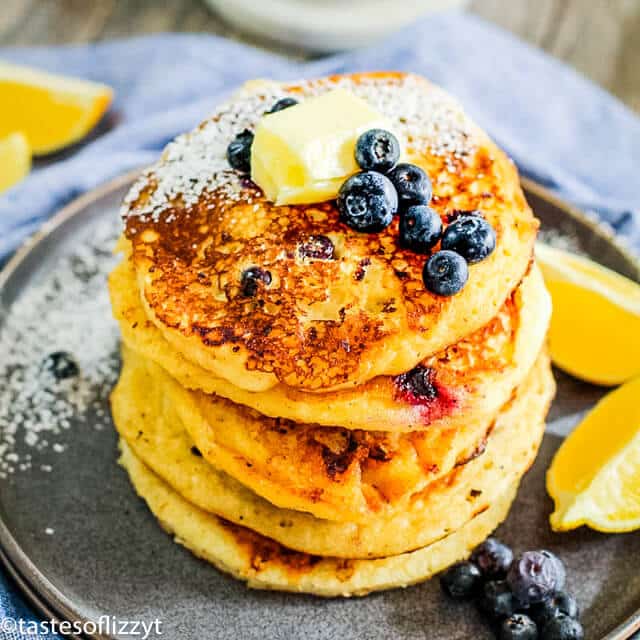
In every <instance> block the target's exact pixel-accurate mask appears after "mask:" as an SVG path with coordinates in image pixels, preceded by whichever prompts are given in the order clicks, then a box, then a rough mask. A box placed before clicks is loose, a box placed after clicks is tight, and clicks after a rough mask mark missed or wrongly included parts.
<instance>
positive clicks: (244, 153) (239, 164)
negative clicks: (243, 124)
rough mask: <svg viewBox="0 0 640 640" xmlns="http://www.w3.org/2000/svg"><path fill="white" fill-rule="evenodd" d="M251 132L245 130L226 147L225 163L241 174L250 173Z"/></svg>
mask: <svg viewBox="0 0 640 640" xmlns="http://www.w3.org/2000/svg"><path fill="white" fill-rule="evenodd" d="M252 144H253V132H251V131H249V129H245V130H244V131H242V132H241V133H239V134H238V135H237V136H236V137H235V138H234V139H233V140H232V141H231V142H230V143H229V146H228V147H227V161H228V162H229V164H230V165H231V166H232V167H233V168H234V169H235V170H236V171H240V172H242V173H251V145H252Z"/></svg>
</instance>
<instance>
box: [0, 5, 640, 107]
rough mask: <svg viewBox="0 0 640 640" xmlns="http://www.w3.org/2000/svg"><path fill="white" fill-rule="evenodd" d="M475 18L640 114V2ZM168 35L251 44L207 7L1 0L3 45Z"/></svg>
mask: <svg viewBox="0 0 640 640" xmlns="http://www.w3.org/2000/svg"><path fill="white" fill-rule="evenodd" d="M230 1H232V0H230ZM260 1H261V0H256V2H260ZM471 11H473V12H475V13H477V14H479V15H481V16H483V17H484V18H486V19H488V20H491V21H493V22H496V23H497V24H499V25H500V26H502V27H504V28H505V29H508V30H509V31H512V32H514V33H515V34H517V35H518V36H520V37H521V38H523V39H525V40H528V41H529V42H531V43H533V44H535V45H537V46H538V47H541V48H542V49H544V50H546V51H548V52H549V53H551V54H552V55H554V56H556V57H558V58H561V59H562V60H565V61H566V62H567V63H569V64H570V65H573V66H574V67H575V68H577V69H578V70H579V71H581V72H582V73H584V74H585V75H586V76H588V77H590V78H591V79H592V80H594V81H595V82H597V83H598V84H600V85H601V86H603V87H604V88H605V89H607V90H609V91H611V92H612V93H613V94H615V95H617V96H618V97H619V98H620V99H621V100H623V101H624V102H626V103H627V104H628V105H629V106H631V107H632V108H633V109H635V110H636V111H640V0H472V3H471ZM160 31H198V32H210V33H217V34H222V35H226V36H229V37H233V38H236V39H239V40H245V41H246V40H247V39H246V38H245V37H243V35H242V34H240V33H237V32H236V31H234V30H233V29H231V28H230V27H228V26H227V25H225V24H224V22H223V21H222V20H221V19H220V18H218V17H217V16H216V15H215V14H213V13H212V12H211V11H209V10H208V9H207V8H206V7H205V6H204V5H203V3H202V2H201V0H0V46H4V45H34V44H59V43H66V42H88V41H96V40H104V39H108V38H115V37H126V36H133V35H138V34H143V33H155V32H160ZM253 44H259V45H261V46H264V47H267V48H271V49H273V50H276V51H280V52H281V53H289V54H292V55H296V56H300V55H301V52H296V51H291V50H288V51H287V50H283V49H282V48H281V47H278V46H277V45H269V44H266V43H255V42H253Z"/></svg>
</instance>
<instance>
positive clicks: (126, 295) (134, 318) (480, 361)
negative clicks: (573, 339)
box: [109, 260, 551, 432]
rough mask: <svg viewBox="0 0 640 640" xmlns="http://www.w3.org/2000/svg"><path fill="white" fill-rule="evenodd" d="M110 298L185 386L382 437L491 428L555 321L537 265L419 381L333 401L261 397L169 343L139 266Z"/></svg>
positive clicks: (140, 347) (141, 345) (391, 380)
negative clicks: (143, 290) (147, 305)
mask: <svg viewBox="0 0 640 640" xmlns="http://www.w3.org/2000/svg"><path fill="white" fill-rule="evenodd" d="M109 290H110V294H111V301H112V306H113V313H114V316H115V318H116V319H117V320H118V322H119V324H120V328H121V332H122V338H123V340H124V342H125V343H126V345H127V346H128V347H129V348H130V349H132V350H134V351H136V352H137V353H139V354H140V355H141V356H143V357H145V358H148V359H150V360H152V361H154V362H155V363H157V364H159V365H161V366H162V367H163V368H164V369H165V370H166V371H167V372H169V373H170V374H171V375H172V376H173V377H174V378H175V379H176V380H177V381H178V382H179V383H180V384H181V385H182V386H184V387H186V388H188V389H198V390H201V391H204V392H205V393H214V394H216V395H218V396H222V397H223V398H227V399H228V400H231V401H232V402H234V403H236V404H241V405H244V406H247V407H250V408H252V409H255V410H256V411H258V412H260V413H262V414H264V415H267V416H270V417H272V418H286V419H288V420H293V421H294V422H302V423H311V424H318V425H323V426H340V427H345V428H348V429H366V430H379V431H403V432H406V431H413V430H418V429H424V428H425V427H429V428H438V429H458V428H460V426H461V425H463V424H464V425H465V426H469V428H471V429H473V428H474V425H475V424H480V425H484V426H485V427H486V425H487V424H488V423H489V422H490V421H491V420H492V418H493V417H494V416H495V415H496V413H497V412H498V410H499V409H500V407H502V405H504V403H505V402H507V400H508V399H509V397H510V396H511V393H512V392H513V389H514V388H515V387H516V386H518V385H519V384H520V383H521V382H522V380H523V379H524V377H525V376H526V374H527V372H528V371H529V369H530V368H531V366H532V365H533V362H534V360H535V358H536V357H537V355H538V353H539V351H540V349H541V348H542V344H543V341H544V338H545V335H546V331H547V326H548V322H549V316H550V313H551V304H550V299H549V295H548V293H547V291H546V289H545V286H544V283H543V281H542V276H541V275H540V272H539V270H538V269H537V267H534V268H533V269H532V271H531V273H530V274H529V275H528V276H527V277H526V278H525V279H524V281H523V283H522V285H520V286H519V287H518V288H517V289H516V290H515V291H514V292H513V293H512V294H511V295H510V296H509V298H508V299H507V301H506V302H505V304H504V305H503V306H502V308H501V310H500V312H499V313H498V315H497V316H495V317H494V318H492V319H491V320H490V321H489V323H488V324H487V325H485V326H484V327H482V328H481V329H479V330H477V331H475V332H474V333H473V334H471V335H470V336H467V337H466V338H465V339H463V340H461V341H460V342H457V343H456V344H454V345H451V346H450V347H447V348H446V349H444V350H443V351H441V352H439V353H437V354H434V355H433V356H430V357H429V358H426V359H425V360H423V361H422V362H421V363H420V365H419V366H418V367H417V368H415V369H414V370H413V371H412V372H410V373H407V374H402V375H400V376H395V377H389V376H381V377H378V378H375V379H374V380H371V381H369V382H367V383H365V384H364V385H362V386H360V387H358V388H357V389H346V390H342V391H331V392H327V393H323V394H317V393H309V392H305V391H298V390H296V389H292V388H291V387H288V386H287V385H285V384H282V383H280V384H278V385H276V386H275V387H273V388H271V389H268V390H266V391H261V392H251V391H246V390H245V389H241V388H239V387H236V386H235V385H233V384H231V383H230V382H228V381H227V380H225V379H224V378H216V377H215V376H213V375H212V374H211V373H210V372H209V371H207V370H206V369H203V368H202V367H199V366H198V365H196V364H194V363H192V362H191V361H189V360H187V359H186V358H185V357H184V356H183V355H182V354H180V353H179V352H178V351H177V350H176V349H175V348H173V347H172V346H171V345H170V344H169V343H168V342H167V341H166V340H165V339H164V338H163V336H162V334H161V332H160V331H159V330H158V329H157V328H156V326H155V325H154V324H153V323H152V322H151V321H150V320H149V319H148V318H147V317H146V315H145V313H144V310H143V308H142V305H141V303H140V298H139V294H138V290H137V285H136V281H135V274H134V270H133V267H132V265H131V263H130V261H128V260H124V261H123V262H122V263H121V264H120V265H118V266H117V267H116V269H115V270H114V271H113V273H112V274H111V275H110V277H109Z"/></svg>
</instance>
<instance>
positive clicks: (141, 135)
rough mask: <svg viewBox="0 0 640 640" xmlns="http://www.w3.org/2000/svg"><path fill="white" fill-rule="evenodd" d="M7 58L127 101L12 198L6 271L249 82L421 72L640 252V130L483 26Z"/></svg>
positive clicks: (11, 52) (438, 20) (1, 202)
mask: <svg viewBox="0 0 640 640" xmlns="http://www.w3.org/2000/svg"><path fill="white" fill-rule="evenodd" d="M0 58H3V59H7V60H12V61H15V62H18V63H22V64H28V65H34V66H37V67H41V68H44V69H49V70H51V71H55V72H60V73H66V74H71V75H76V76H81V77H85V78H89V79H92V80H97V81H100V82H105V83H107V84H109V85H111V86H113V87H114V88H115V89H116V93H117V97H116V100H115V104H114V106H113V109H112V110H111V112H110V115H109V116H108V118H107V121H106V123H107V125H110V126H109V127H108V128H107V131H106V133H104V134H103V135H101V136H99V137H98V138H96V139H95V140H93V141H92V142H90V143H87V144H85V145H84V146H82V147H81V148H79V149H77V150H75V151H74V152H73V153H72V154H68V155H67V156H66V157H63V158H61V159H60V160H59V161H57V162H54V163H50V164H48V165H47V166H44V167H39V168H38V167H37V168H36V169H35V170H34V171H33V173H32V174H31V176H30V177H29V178H28V179H27V180H25V181H24V182H22V183H21V184H20V185H18V186H17V187H16V188H14V189H12V190H11V191H9V192H8V193H7V194H5V195H4V197H0V259H1V258H2V257H3V256H6V255H7V254H8V253H10V252H11V251H12V250H13V249H15V248H16V246H18V244H19V243H20V242H22V241H23V240H24V238H25V237H26V236H27V235H28V234H30V233H32V232H33V231H34V230H36V229H37V228H38V226H39V225H40V224H41V223H42V221H43V220H45V219H46V218H47V216H49V215H50V214H51V213H52V212H54V211H55V210H56V209H58V208H59V207H60V206H61V205H63V204H65V203H66V202H68V201H69V200H71V199H72V198H74V197H75V196H77V195H78V194H80V193H82V192H84V191H86V190H87V189H90V188H92V187H95V186H96V185H98V184H100V183H102V182H104V181H106V180H108V179H109V178H112V177H114V176H117V175H118V174H121V173H123V172H125V171H127V170H129V169H132V168H134V167H138V166H141V165H144V164H147V163H150V162H151V161H153V160H154V159H155V158H156V157H157V155H158V152H159V151H160V150H161V149H162V147H163V146H164V145H165V144H166V143H167V142H168V141H169V140H170V139H171V138H173V137H174V136H175V135H176V134H178V133H180V132H182V131H184V130H187V129H189V128H191V127H192V126H194V125H196V124H197V123H198V122H199V121H200V120H201V119H202V118H203V117H204V116H205V115H206V114H207V113H208V112H210V111H211V110H212V108H213V107H214V106H215V105H216V103H217V102H218V101H219V100H220V99H221V98H222V97H223V96H224V94H226V93H228V92H229V91H230V90H232V89H233V88H234V87H236V86H237V85H238V84H239V83H241V82H242V81H243V80H245V79H247V78H251V77H260V76H262V77H271V78H276V79H287V78H295V77H302V76H309V75H322V74H326V73H333V72H342V71H351V70H364V69H369V70H370V69H400V70H408V71H416V72H419V73H422V74H424V75H426V76H427V77H429V78H430V79H432V80H433V81H435V82H436V83H438V84H440V85H442V86H443V87H445V88H446V89H447V90H449V91H450V92H451V93H453V94H454V95H456V96H457V97H458V98H459V99H460V100H461V101H462V102H463V103H464V105H465V106H466V108H467V110H468V111H469V112H470V113H471V115H472V116H473V117H474V118H475V119H476V120H477V122H478V123H479V124H480V125H481V126H483V127H484V128H485V129H487V130H488V131H489V133H490V134H491V135H492V136H493V137H494V138H495V139H496V140H497V142H498V143H499V144H500V145H501V146H503V147H504V148H505V149H507V150H508V152H509V153H510V154H511V156H512V157H513V158H514V160H515V161H516V163H517V164H518V166H519V167H520V169H521V171H522V172H523V173H524V174H525V175H527V176H530V177H532V178H534V179H535V180H537V181H538V182H540V183H542V184H544V185H545V186H547V187H548V188H550V189H552V190H553V191H554V192H556V193H557V194H558V195H559V196H561V197H562V198H565V199H566V200H569V201H572V202H574V203H575V204H577V205H578V206H580V207H582V208H584V209H587V210H591V211H594V212H596V213H597V214H598V215H600V216H601V217H602V219H604V220H606V221H607V222H609V223H610V224H612V225H613V226H614V227H615V228H616V230H617V231H618V232H619V233H620V234H623V235H625V236H626V237H627V238H628V239H629V241H630V242H631V243H632V244H633V245H634V246H635V247H636V248H638V247H640V221H639V218H640V213H639V211H640V180H639V179H638V167H640V120H639V119H638V118H637V117H636V116H634V115H633V114H632V113H631V112H630V111H629V110H628V109H626V108H625V107H624V106H623V105H622V104H620V103H619V102H618V101H617V100H615V99H614V98H612V97H611V96H610V95H608V94H606V93H605V92H603V91H601V90H600V89H598V88H597V87H595V86H594V85H592V84H591V83H589V82H588V81H586V80H585V79H584V78H583V77H581V76H580V75H578V74H577V73H575V72H574V71H572V70H571V69H569V68H567V67H566V66H564V65H562V64H560V63H559V62H557V61H555V60H553V59H551V58H550V57H548V56H547V55H545V54H544V53H542V52H540V51H538V50H536V49H533V48H531V47H530V46H528V45H526V44H524V43H523V42H521V41H519V40H517V39H515V38H513V37H512V36H510V35H508V34H507V33H505V32H503V31H501V30H499V29H497V28H496V27H494V26H491V25H489V24H487V23H485V22H483V21H481V20H480V19H478V18H475V17H473V16H472V15H468V14H459V13H447V14H441V15H437V16H434V17H429V18H426V19H424V20H422V21H420V22H418V23H416V24H414V25H413V26H411V27H410V28H408V29H406V30H404V31H403V32H400V33H399V34H397V35H396V36H395V37H393V38H391V39H390V40H388V41H387V42H386V43H383V44H381V45H379V46H376V47H375V48H372V49H370V50H364V51H360V52H356V53H350V54H344V55H338V56H332V57H328V58H323V59H321V60H317V61H313V62H306V63H299V62H291V61H289V60H286V59H283V58H280V57H276V56H273V55H270V54H267V53H264V52H261V51H258V50H255V49H251V48H248V47H246V46H243V45H239V44H237V43H233V42H230V41H228V40H224V39H221V38H217V37H214V36H209V35H171V34H167V35H160V36H154V37H147V38H138V39H134V40H128V41H122V42H117V41H116V42H110V43H107V44H99V45H90V46H79V47H77V46H74V47H60V48H32V49H4V50H3V49H0ZM23 607H24V605H23V603H22V601H21V599H20V596H18V595H17V593H16V592H15V591H14V590H13V589H12V587H11V586H10V585H8V583H7V582H6V581H5V579H4V578H3V577H2V576H1V575H0V617H1V616H25V615H28V613H27V612H26V610H25V609H24V608H23ZM16 637H19V636H16ZM30 637H31V636H30ZM8 638H11V636H8ZM11 640H13V639H11Z"/></svg>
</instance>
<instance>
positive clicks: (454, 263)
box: [422, 251, 469, 296]
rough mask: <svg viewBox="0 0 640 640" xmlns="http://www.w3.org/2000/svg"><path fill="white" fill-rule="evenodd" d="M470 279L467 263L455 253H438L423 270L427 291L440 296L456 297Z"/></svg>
mask: <svg viewBox="0 0 640 640" xmlns="http://www.w3.org/2000/svg"><path fill="white" fill-rule="evenodd" d="M468 279H469V268H468V267H467V263H466V262H465V260H464V258H463V257H462V256H460V255H459V254H457V253H455V252H453V251H436V253H434V254H433V255H432V256H431V257H430V258H429V259H428V260H427V262H426V264H425V265H424V268H423V269H422V280H423V281H424V286H425V287H426V288H427V291H430V292H431V293H435V294H437V295H439V296H453V295H455V294H456V293H458V292H459V291H461V290H462V288H463V287H464V285H465V284H466V283H467V280H468Z"/></svg>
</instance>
